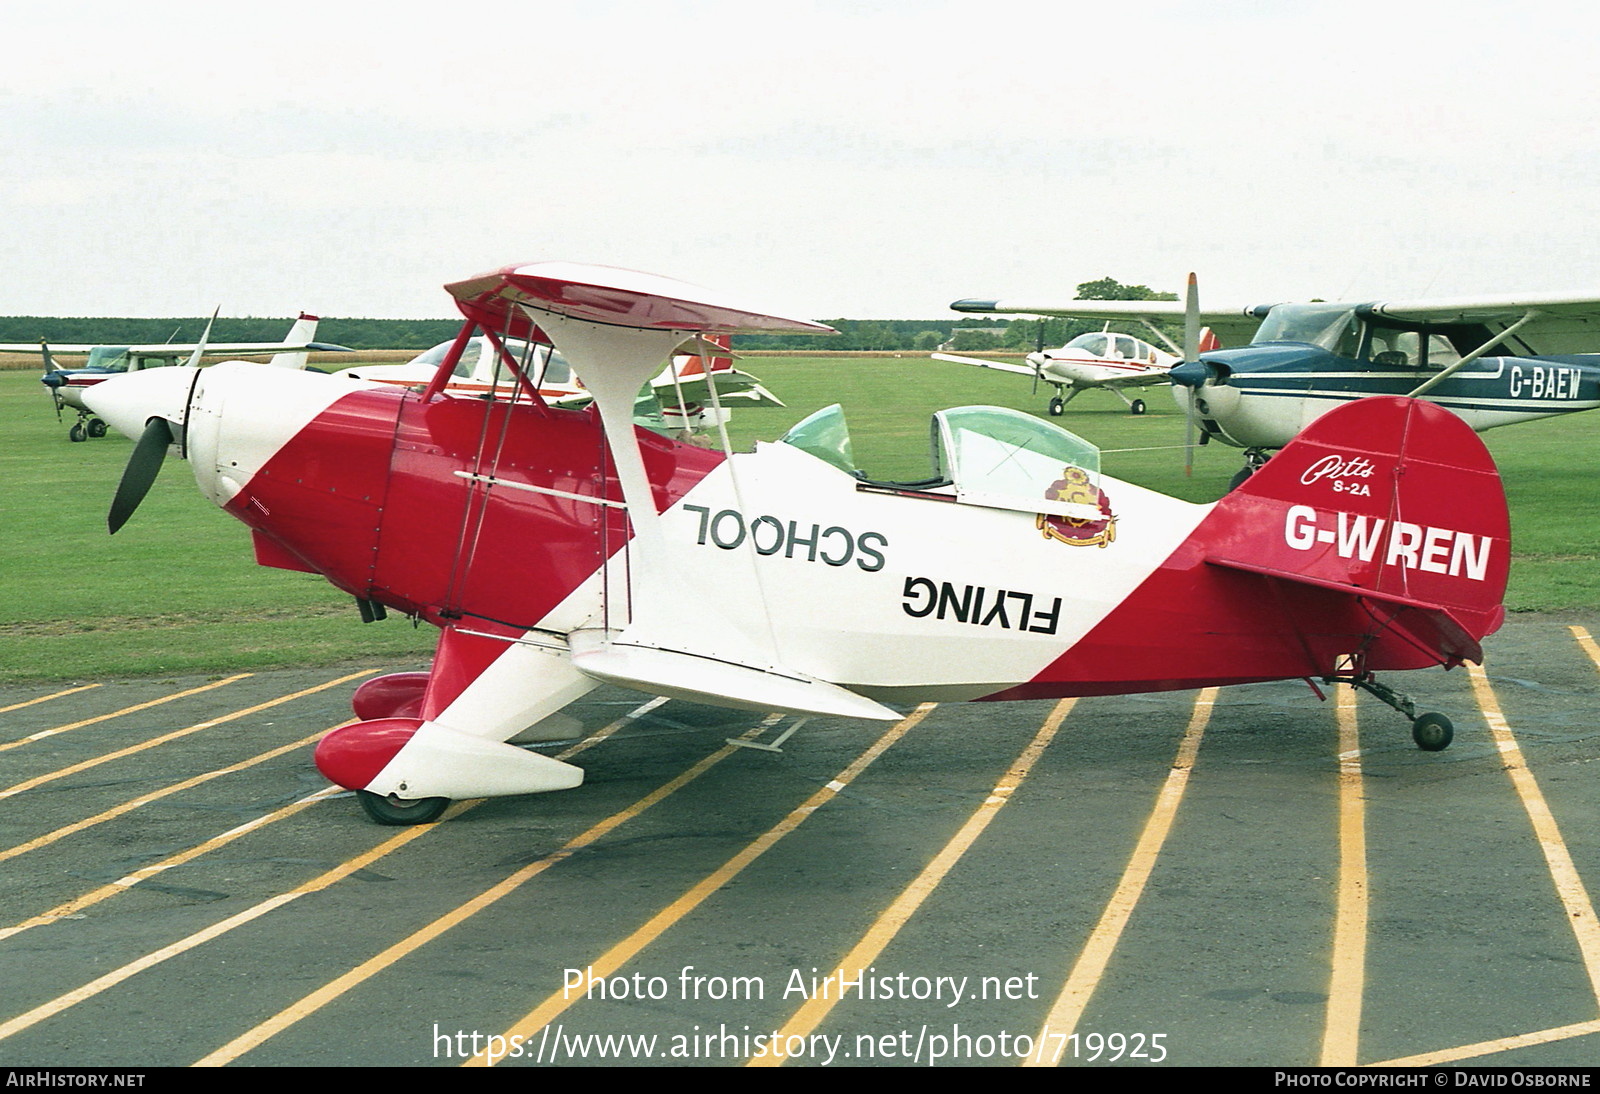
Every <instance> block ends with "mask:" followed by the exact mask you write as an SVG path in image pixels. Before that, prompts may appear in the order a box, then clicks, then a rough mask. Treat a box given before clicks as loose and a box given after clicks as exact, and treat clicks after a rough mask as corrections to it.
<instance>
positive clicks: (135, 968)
mask: <svg viewBox="0 0 1600 1094" xmlns="http://www.w3.org/2000/svg"><path fill="white" fill-rule="evenodd" d="M355 675H357V676H360V675H364V674H363V673H357V674H355ZM331 683H338V681H331ZM663 701H664V700H663ZM646 705H647V707H648V706H652V705H655V704H646ZM635 713H638V712H635ZM629 720H631V719H630V717H626V716H625V717H623V718H619V719H618V720H617V721H616V722H614V723H612V724H611V725H610V726H608V727H607V728H606V729H604V730H602V731H601V735H609V734H610V733H613V732H615V731H616V730H617V729H618V728H620V727H621V726H623V725H625V724H627V722H628V721H629ZM586 747H588V742H580V743H579V744H577V745H574V746H573V747H572V748H570V749H568V750H567V751H566V752H563V753H562V754H561V757H558V758H564V757H566V756H569V755H572V754H573V753H576V752H580V751H582V750H583V749H584V748H586ZM334 792H335V791H333V790H326V791H321V792H319V793H318V794H313V795H311V797H310V798H307V799H304V802H303V804H310V803H311V802H312V801H314V800H317V799H319V798H320V797H322V796H324V795H327V794H331V793H334ZM483 800H484V799H479V800H477V801H468V802H457V803H455V804H454V805H452V806H451V807H450V808H449V809H447V810H445V812H444V815H443V816H442V817H441V818H440V819H439V820H438V821H436V822H435V823H434V824H419V825H417V826H416V827H414V828H408V829H406V830H405V831H404V832H401V833H399V834H397V835H395V836H392V837H390V838H389V839H387V840H385V841H384V842H382V843H380V844H378V845H377V846H376V847H374V848H372V849H371V850H370V851H366V852H364V853H363V854H360V855H357V856H356V857H355V858H352V859H347V860H346V861H345V862H343V863H341V864H340V865H338V866H336V867H334V868H333V869H332V870H328V871H326V872H325V873H323V874H320V875H319V876H317V877H316V878H313V879H312V880H311V881H308V882H306V883H305V884H304V885H301V886H298V887H297V888H294V889H291V890H289V891H288V892H286V893H280V894H279V895H277V896H275V897H269V898H268V899H266V900H263V901H261V902H259V903H257V904H254V905H252V906H251V907H249V908H246V909H245V910H244V911H242V912H239V913H237V914H236V915H233V916H230V917H229V918H227V919H225V920H223V921H221V922H220V923H215V924H212V925H211V926H210V927H207V928H205V929H204V930H201V931H198V932H196V933H195V934H192V935H190V936H188V937H187V938H182V939H179V940H178V941H176V942H174V943H172V944H171V945H170V946H165V947H163V948H162V949H159V950H157V951H155V952H154V953H150V954H146V955H145V956H144V957H141V958H138V959H137V960H134V961H131V962H129V963H128V964H126V965H123V966H122V967H121V968H118V969H113V970H112V971H111V972H108V973H106V974H105V975H104V976H101V977H99V978H98V979H96V980H93V981H90V982H89V983H88V984H85V985H84V986H83V987H81V988H77V989H75V990H73V991H69V992H67V993H66V994H64V995H60V996H57V997H56V998H55V999H52V1000H50V1001H49V1002H48V1003H42V1004H40V1005H39V1006H37V1007H34V1008H33V1009H32V1010H30V1011H28V1012H26V1013H25V1014H20V1015H18V1016H17V1017H15V1018H13V1019H11V1020H10V1021H7V1022H3V1023H0V1040H5V1039H6V1038H7V1037H10V1036H12V1035H13V1034H17V1033H21V1032H22V1031H23V1030H25V1029H29V1028H31V1027H32V1026H35V1025H37V1024H38V1023H40V1022H42V1021H44V1020H45V1019H47V1018H51V1017H54V1016H55V1015H57V1014H60V1013H61V1012H62V1011H64V1010H67V1009H69V1008H70V1007H73V1006H76V1005H77V1004H78V1003H81V1002H83V1001H84V1000H86V999H92V998H94V997H95V996H96V995H99V994H100V993H102V992H104V991H108V990H110V989H111V988H114V987H116V986H117V985H118V984H121V983H123V982H124V981H126V980H129V979H131V978H133V977H134V976H137V975H138V974H139V973H141V972H144V971H145V970H146V969H150V968H154V967H155V966H157V965H159V964H161V963H162V962H164V961H167V960H168V959H169V958H173V957H177V956H178V955H180V954H183V953H187V952H188V951H190V950H193V949H197V948H198V947H200V946H202V945H204V944H205V943H207V942H210V941H211V940H212V939H214V938H220V937H221V936H223V935H225V934H227V933H228V932H229V931H232V930H234V929H235V928H237V927H242V926H244V925H246V924H247V923H250V922H253V921H254V920H256V919H259V918H261V917H262V916H264V915H266V914H267V913H268V912H271V911H274V910H276V909H278V908H281V907H283V906H284V905H285V904H289V903H291V902H293V901H295V900H298V899H299V898H300V897H302V896H305V895H307V894H309V893H317V892H321V891H322V890H323V889H326V888H328V887H329V886H330V885H333V884H334V883H335V882H338V881H341V880H343V879H344V878H347V877H349V876H350V875H351V874H354V873H356V872H358V871H360V870H364V869H366V868H367V867H368V866H371V865H372V864H373V863H374V862H377V861H378V860H379V859H381V858H383V857H385V856H386V855H388V854H390V853H392V852H394V851H398V850H399V849H400V848H402V847H404V846H405V845H406V844H408V843H410V842H411V841H412V840H414V839H417V838H418V837H420V836H422V835H425V834H426V833H428V832H429V831H431V830H432V829H433V828H434V827H435V825H437V824H442V823H444V822H445V821H448V820H452V819H454V818H456V817H459V816H460V815H461V814H463V813H465V812H468V811H469V810H471V809H475V808H477V807H478V806H479V805H481V804H482V803H483ZM297 804H299V803H297ZM290 808H293V807H290ZM261 823H264V821H263V822H252V824H251V825H245V826H242V829H244V830H251V828H252V825H253V826H254V827H260V826H261ZM241 834H242V832H241ZM219 838H221V837H219ZM189 857H191V858H192V857H194V856H193V855H192V854H191V855H190V856H189ZM147 869H150V868H147ZM143 873H145V871H139V872H137V873H135V874H131V875H129V877H139V876H140V874H143ZM140 880H143V878H140ZM114 884H115V883H114Z"/></svg>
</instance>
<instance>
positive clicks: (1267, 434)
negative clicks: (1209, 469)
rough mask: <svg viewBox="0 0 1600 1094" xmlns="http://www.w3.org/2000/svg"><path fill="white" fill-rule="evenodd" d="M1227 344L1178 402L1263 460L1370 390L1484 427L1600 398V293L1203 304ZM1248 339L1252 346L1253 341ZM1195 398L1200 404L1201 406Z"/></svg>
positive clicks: (1040, 310)
mask: <svg viewBox="0 0 1600 1094" xmlns="http://www.w3.org/2000/svg"><path fill="white" fill-rule="evenodd" d="M951 307H952V308H954V309H955V310H956V311H961V312H997V313H1026V314H1030V315H1059V316H1070V317H1073V318H1085V319H1108V320H1129V319H1142V320H1147V321H1154V320H1160V319H1165V320H1177V321H1182V320H1183V319H1184V318H1185V302H1183V301H1155V300H1111V301H1102V300H1067V301H1060V300H1056V301H1050V300H1029V299H1021V298H1019V299H1010V300H995V299H989V300H976V299H967V300H957V301H956V302H955V303H954V304H952V305H951ZM1194 312H1195V313H1197V318H1198V320H1199V321H1201V322H1204V323H1205V324H1206V325H1208V326H1210V327H1211V328H1212V329H1213V330H1215V331H1216V333H1217V334H1218V335H1219V336H1220V337H1221V338H1222V340H1223V343H1224V344H1226V345H1230V346H1238V347H1239V348H1237V349H1216V350H1199V351H1196V352H1191V353H1189V354H1187V355H1186V356H1188V360H1187V361H1186V362H1185V363H1183V364H1180V365H1177V366H1175V367H1174V368H1173V369H1172V370H1171V372H1170V373H1168V375H1169V377H1170V378H1171V380H1172V390H1173V395H1174V397H1175V398H1176V399H1177V401H1178V406H1179V407H1180V408H1181V409H1182V410H1184V411H1185V412H1186V413H1189V414H1191V415H1193V416H1194V417H1195V418H1196V419H1197V421H1198V425H1199V427H1200V429H1201V431H1202V432H1201V434H1200V441H1199V443H1201V444H1205V443H1207V442H1208V441H1210V440H1211V439H1213V438H1215V439H1216V440H1218V441H1220V442H1222V443H1224V444H1230V445H1233V446H1235V447H1238V448H1243V449H1245V455H1246V467H1247V469H1248V470H1253V469H1254V468H1255V467H1258V466H1259V465H1260V464H1261V463H1262V462H1264V461H1265V459H1266V455H1267V453H1268V452H1269V451H1270V450H1273V449H1278V448H1282V447H1283V446H1284V445H1285V444H1287V443H1288V442H1289V439H1290V438H1291V437H1293V436H1294V435H1295V434H1296V433H1298V432H1299V431H1300V430H1301V429H1303V428H1305V426H1306V425H1308V424H1309V423H1311V422H1312V421H1314V420H1315V419H1317V418H1319V417H1321V416H1322V415H1323V414H1325V413H1327V412H1328V411H1329V410H1331V409H1332V408H1334V407H1335V406H1338V405H1339V404H1340V403H1343V402H1349V401H1350V400H1352V399H1359V398H1362V397H1363V396H1367V395H1412V396H1416V397H1418V398H1423V399H1427V400H1428V401H1430V402H1434V403H1438V404H1439V405H1441V406H1443V407H1446V408H1448V409H1449V410H1451V411H1453V412H1454V413H1456V414H1457V415H1459V416H1460V417H1462V418H1464V419H1466V421H1467V423H1468V424H1469V425H1471V426H1472V428H1473V429H1475V430H1477V431H1478V432H1480V433H1481V432H1483V431H1484V430H1486V429H1493V428H1495V427H1496V426H1502V425H1512V424H1515V423H1517V422H1527V421H1533V420H1534V419H1536V418H1548V417H1551V416H1553V415H1558V414H1572V413H1575V412H1577V411H1580V410H1593V409H1594V408H1595V407H1600V298H1595V297H1577V296H1572V295H1569V294H1543V295H1538V294H1521V295H1509V296H1484V297H1458V298H1451V299H1433V300H1402V301H1392V302H1391V301H1373V302H1367V303H1310V304H1256V305H1249V306H1242V307H1231V308H1205V309H1201V308H1199V307H1198V306H1196V307H1195V308H1194ZM1246 341H1248V342H1249V344H1248V345H1244V344H1243V343H1245V342H1246ZM1191 408H1192V409H1191Z"/></svg>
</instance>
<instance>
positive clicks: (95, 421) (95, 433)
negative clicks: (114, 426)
mask: <svg viewBox="0 0 1600 1094" xmlns="http://www.w3.org/2000/svg"><path fill="white" fill-rule="evenodd" d="M105 435H106V423H105V422H102V421H101V420H100V419H99V418H90V419H89V436H91V437H104V436H105Z"/></svg>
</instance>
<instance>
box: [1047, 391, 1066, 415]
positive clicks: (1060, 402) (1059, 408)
mask: <svg viewBox="0 0 1600 1094" xmlns="http://www.w3.org/2000/svg"><path fill="white" fill-rule="evenodd" d="M1066 409H1067V404H1066V401H1065V400H1064V399H1062V398H1061V397H1060V396H1059V395H1058V396H1056V397H1055V398H1054V399H1051V400H1050V417H1052V418H1059V417H1061V414H1062V412H1063V411H1065V410H1066Z"/></svg>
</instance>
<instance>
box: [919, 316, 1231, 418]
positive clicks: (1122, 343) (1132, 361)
mask: <svg viewBox="0 0 1600 1094" xmlns="http://www.w3.org/2000/svg"><path fill="white" fill-rule="evenodd" d="M1200 345H1201V348H1202V349H1207V350H1210V349H1217V348H1220V346H1221V343H1220V342H1218V341H1217V339H1216V336H1215V335H1213V334H1212V333H1211V332H1210V331H1209V330H1208V331H1205V332H1204V333H1203V334H1202V336H1201V342H1200ZM1177 348H1178V347H1176V346H1174V347H1173V349H1174V350H1177ZM933 359H934V360H935V361H951V362H954V363H955V364H958V365H976V366H977V367H978V368H992V369H998V370H999V371H1001V372H1014V373H1016V374H1018V375H1019V376H1031V377H1033V384H1034V388H1035V390H1037V389H1038V386H1039V383H1040V382H1041V381H1042V382H1044V383H1047V384H1049V385H1050V386H1051V387H1052V388H1054V389H1055V395H1054V397H1052V398H1051V400H1050V413H1051V415H1052V416H1059V415H1060V414H1062V413H1063V412H1064V411H1065V410H1066V408H1067V404H1068V403H1070V402H1072V400H1073V399H1075V398H1077V396H1078V393H1079V392H1081V391H1087V390H1089V389H1090V388H1105V389H1107V390H1110V391H1114V392H1116V394H1117V397H1118V398H1120V399H1121V400H1122V401H1123V402H1124V403H1126V404H1127V405H1128V411H1129V413H1132V414H1143V413H1144V412H1145V404H1144V400H1143V399H1129V398H1128V396H1127V394H1126V393H1125V392H1124V391H1123V390H1122V389H1123V388H1128V387H1149V386H1151V385H1152V384H1165V383H1168V382H1169V380H1168V377H1167V373H1168V372H1169V371H1171V369H1172V367H1173V366H1174V365H1181V364H1182V363H1183V358H1182V357H1181V356H1178V355H1177V354H1176V353H1166V352H1164V351H1162V350H1159V349H1157V348H1156V347H1154V346H1152V345H1151V344H1150V343H1148V342H1144V341H1141V340H1140V339H1138V338H1135V337H1133V336H1132V335H1131V334H1118V333H1116V332H1115V331H1110V330H1106V331H1096V332H1092V333H1089V334H1080V335H1078V336H1077V337H1076V338H1074V339H1072V341H1070V342H1068V343H1067V344H1066V345H1064V346H1062V347H1061V348H1060V349H1043V348H1040V349H1038V350H1035V351H1034V352H1033V353H1030V354H1028V356H1027V358H1026V361H1027V363H1026V364H1016V363H1015V362H1011V361H991V360H987V359H985V358H981V357H961V356H958V355H956V354H951V353H935V354H934V355H933Z"/></svg>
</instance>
